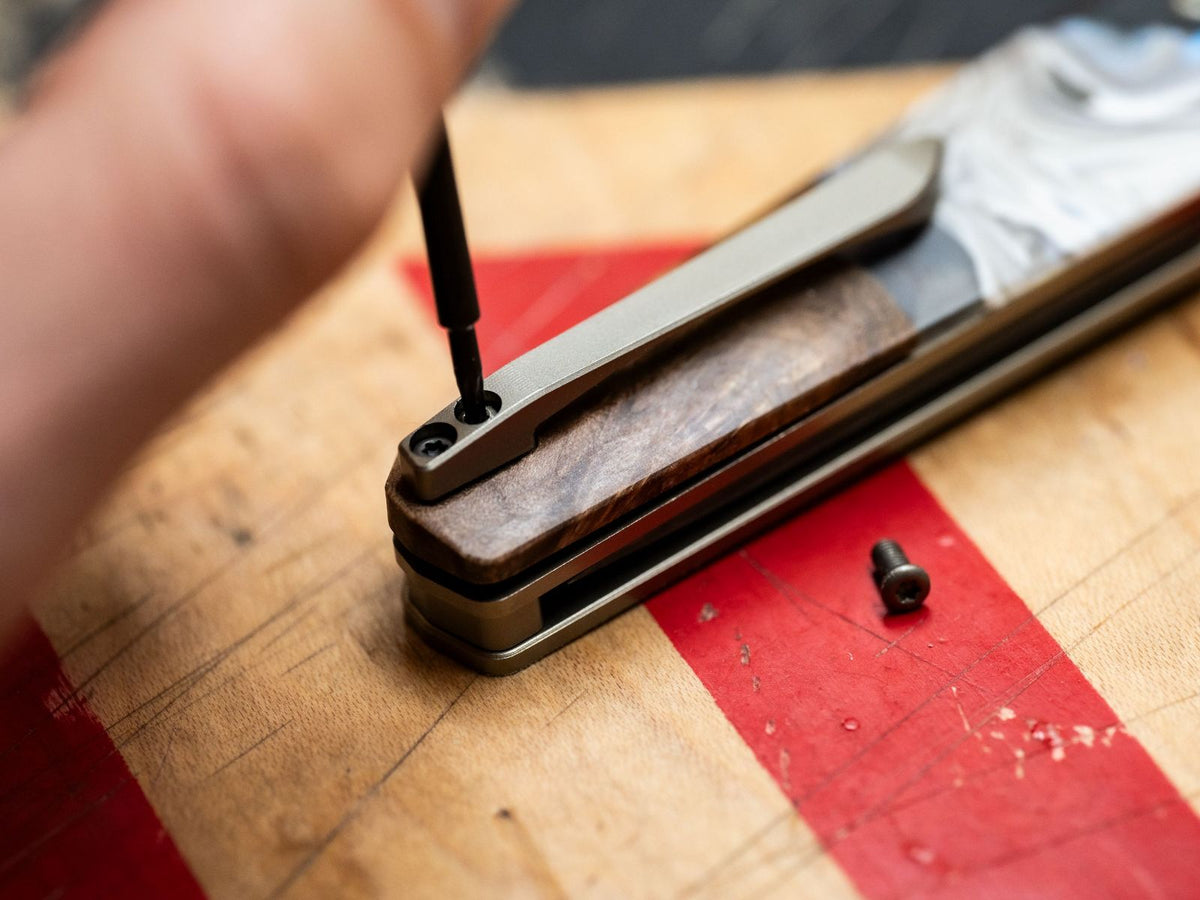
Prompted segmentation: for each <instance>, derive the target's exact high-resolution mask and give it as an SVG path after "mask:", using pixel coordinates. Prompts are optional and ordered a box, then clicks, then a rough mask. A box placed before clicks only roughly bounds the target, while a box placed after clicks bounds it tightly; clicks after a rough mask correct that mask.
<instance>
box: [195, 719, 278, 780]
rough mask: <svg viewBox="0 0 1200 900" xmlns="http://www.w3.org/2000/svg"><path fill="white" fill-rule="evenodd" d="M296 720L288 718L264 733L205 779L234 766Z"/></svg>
mask: <svg viewBox="0 0 1200 900" xmlns="http://www.w3.org/2000/svg"><path fill="white" fill-rule="evenodd" d="M294 721H296V720H295V719H288V720H287V721H286V722H284V723H283V724H282V725H279V726H278V727H276V728H273V729H271V730H270V731H268V732H267V733H266V734H264V735H263V736H262V737H261V738H259V739H258V740H257V741H255V742H254V743H253V744H251V745H250V746H249V747H247V748H246V749H245V750H243V751H241V752H240V753H238V754H237V755H235V756H234V757H233V758H232V759H230V760H228V761H227V762H224V763H222V764H221V765H219V766H218V767H217V768H215V769H213V770H212V772H210V773H209V774H208V775H207V776H206V778H205V780H206V781H207V780H208V779H209V778H214V777H215V776H217V775H219V774H221V773H222V772H224V771H225V770H226V769H228V768H229V767H230V766H232V765H233V764H234V763H235V762H237V761H238V760H239V759H243V758H245V757H246V756H248V755H249V754H251V753H253V752H254V751H255V750H257V749H258V748H259V747H261V746H262V745H263V744H265V743H266V742H267V741H269V740H270V739H271V738H273V737H275V735H277V734H279V732H281V731H283V729H285V728H287V727H288V726H289V725H291V724H292V723H293V722H294Z"/></svg>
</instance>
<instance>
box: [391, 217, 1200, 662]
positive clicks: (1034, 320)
mask: <svg viewBox="0 0 1200 900" xmlns="http://www.w3.org/2000/svg"><path fill="white" fill-rule="evenodd" d="M1198 213H1200V209H1197V203H1195V202H1193V203H1191V204H1188V205H1185V206H1182V207H1180V208H1177V209H1175V210H1174V211H1172V212H1171V213H1169V214H1167V215H1164V216H1161V217H1159V218H1157V219H1155V220H1154V221H1153V222H1151V223H1150V224H1148V225H1146V226H1144V227H1142V228H1139V229H1137V230H1135V231H1133V232H1130V233H1128V234H1126V235H1125V236H1123V237H1122V238H1121V239H1120V240H1118V241H1113V242H1110V243H1109V244H1107V245H1106V246H1104V247H1102V248H1100V249H1098V250H1097V251H1096V252H1095V253H1092V254H1089V255H1088V256H1086V257H1084V258H1081V259H1079V260H1076V261H1074V262H1073V264H1071V265H1070V266H1068V267H1065V268H1064V269H1061V270H1058V271H1056V272H1055V273H1053V274H1052V275H1050V276H1049V277H1047V278H1045V279H1043V280H1041V281H1040V282H1037V283H1035V284H1033V285H1032V286H1030V288H1029V289H1027V290H1026V291H1024V292H1023V293H1022V294H1021V295H1020V296H1018V297H1015V298H1013V299H1012V300H1011V301H1009V302H1008V303H1007V304H1006V305H1004V306H1001V307H999V308H994V309H985V310H979V311H976V312H975V314H973V315H971V316H968V317H967V318H965V319H964V320H962V321H959V322H958V323H957V324H954V325H952V326H950V327H948V328H947V329H946V330H944V331H942V332H941V333H939V334H938V335H937V336H935V337H933V338H932V339H931V340H930V341H928V342H927V343H925V344H923V345H921V346H919V347H918V348H917V349H916V350H915V351H914V352H913V353H912V355H910V356H909V357H908V358H906V359H904V360H902V361H901V362H899V363H896V364H895V365H894V366H892V367H891V368H889V369H887V370H885V371H884V372H883V373H881V374H879V375H877V376H875V377H874V378H871V379H869V380H867V381H865V382H863V383H862V384H860V385H858V386H857V387H855V388H853V389H851V390H850V391H848V392H847V393H845V394H843V395H841V396H839V397H838V398H836V399H834V400H833V401H831V402H829V403H828V404H826V405H825V406H823V407H821V408H819V409H818V410H816V411H815V412H812V413H810V414H808V415H807V416H805V417H803V418H801V419H800V420H798V421H797V422H794V423H793V424H791V425H789V426H787V427H785V428H783V429H781V430H780V431H778V432H776V433H775V434H773V435H771V436H769V437H767V438H766V439H764V440H762V441H760V442H759V443H757V444H755V445H753V446H752V447H750V448H749V449H747V450H744V451H742V452H741V453H739V454H737V455H735V456H733V457H732V458H730V459H728V460H726V461H725V462H723V463H722V464H720V465H719V466H717V467H715V468H714V469H711V470H709V471H708V472H707V473H705V474H703V475H701V476H699V477H698V478H695V479H692V480H691V481H688V482H686V483H684V484H683V485H680V486H679V487H677V488H675V489H673V490H671V491H669V492H667V493H665V494H663V495H662V496H661V497H659V498H657V499H656V500H655V501H654V502H652V503H650V504H648V505H647V506H645V507H643V508H641V509H639V510H637V511H635V512H634V513H631V514H629V515H627V516H624V517H623V518H621V519H620V520H618V521H616V522H614V523H612V524H610V525H608V526H606V527H604V528H602V529H600V530H598V531H596V532H594V533H593V534H591V535H589V536H588V537H586V538H584V539H582V540H581V541H579V542H577V543H575V544H574V545H572V546H570V547H568V548H566V549H564V550H562V551H559V552H558V553H556V554H554V555H553V556H552V557H550V558H549V559H547V560H545V561H544V562H543V563H541V564H539V565H537V566H534V567H532V568H531V569H529V570H527V571H526V572H524V573H522V574H521V575H520V576H517V577H515V578H512V579H509V580H507V581H504V582H501V583H498V584H494V585H477V584H472V583H468V582H465V581H463V580H461V579H458V578H456V577H455V576H454V575H452V574H451V573H448V572H445V571H443V570H441V569H438V568H436V567H433V566H431V565H429V564H428V563H427V562H425V561H424V560H421V559H419V558H418V557H416V556H414V555H412V554H410V553H409V552H408V551H406V550H405V549H404V548H403V547H401V546H400V545H399V543H395V542H394V546H395V551H396V558H397V561H398V562H399V564H400V566H401V568H402V569H403V570H404V572H405V575H406V578H405V594H406V596H405V609H406V617H407V619H408V621H409V623H410V625H411V627H413V628H414V629H415V630H416V631H417V632H418V633H420V634H421V636H422V637H423V638H424V639H425V640H426V641H427V642H428V643H429V644H431V645H432V646H433V647H435V648H436V649H438V650H441V651H442V652H444V653H446V654H447V655H449V656H452V657H454V658H456V659H458V660H459V661H461V662H463V663H465V664H466V665H468V666H470V667H472V668H474V669H476V670H478V671H480V672H484V673H486V674H491V675H503V674H509V673H512V672H515V671H517V670H519V669H522V668H524V667H525V666H527V665H529V664H530V663H532V662H534V661H536V660H538V659H540V658H541V657H543V656H545V655H546V654H548V653H550V652H552V651H553V650H556V649H558V648H559V647H562V646H563V645H564V644H566V643H568V642H570V641H571V640H574V639H575V638H576V637H579V636H581V635H582V634H584V633H586V632H587V631H589V630H591V629H592V628H594V627H596V626H597V625H599V624H601V623H603V622H604V621H606V620H608V619H610V618H612V617H613V616H615V615H617V614H618V613H620V612H622V611H624V610H626V609H628V608H629V607H631V606H633V605H635V604H636V603H638V602H640V601H641V600H643V599H646V598H647V597H649V596H650V595H652V594H654V593H655V592H657V591H659V590H661V589H663V588H664V587H666V586H667V585H668V584H670V583H671V582H673V581H675V580H678V579H679V578H681V577H683V576H684V575H686V574H687V573H688V572H690V571H692V570H694V569H696V568H698V567H699V566H701V565H703V564H704V563H705V562H708V561H709V560H711V559H713V558H714V557H716V556H718V555H720V554H721V553H723V552H726V551H728V550H729V549H731V548H732V547H734V546H736V545H737V544H739V543H742V542H744V541H745V540H747V539H748V538H750V537H751V536H752V535H754V534H755V533H757V532H759V531H761V530H763V529H765V528H767V527H769V526H770V525H772V524H774V523H776V522H778V521H779V520H781V519H782V518H784V517H786V516H788V515H791V514H794V513H795V512H797V511H798V510H800V509H801V508H803V507H804V506H806V505H809V504H811V503H812V502H814V501H815V500H817V499H819V498H820V497H821V496H823V495H824V494H826V493H828V492H829V491H831V490H832V489H834V488H835V487H837V486H839V485H841V484H843V483H845V482H846V481H847V480H849V479H851V478H853V477H856V476H858V475H861V474H863V473H864V472H865V471H867V470H869V469H871V468H872V467H875V466H878V465H879V464H881V463H883V462H885V461H887V460H889V459H892V458H895V457H896V456H898V455H900V454H902V453H904V452H906V451H907V450H909V449H911V448H912V447H914V446H915V445H916V444H918V443H920V442H922V441H924V440H926V439H928V438H929V437H931V436H933V435H934V434H936V433H938V432H939V431H941V430H943V429H945V428H946V427H948V426H949V425H951V424H953V423H954V422H955V421H957V420H959V419H961V418H963V417H964V416H966V415H968V414H969V413H971V412H973V411H975V410H977V409H979V408H980V407H982V406H984V405H986V404H988V403H990V402H992V401H994V400H995V399H997V398H999V397H1000V396H1002V395H1003V394H1005V393H1007V392H1010V391H1012V390H1013V389H1015V388H1017V387H1019V386H1020V385H1022V384H1024V383H1026V382H1028V381H1029V380H1031V379H1033V378H1034V377H1036V376H1037V375H1039V374H1041V373H1043V372H1044V371H1046V370H1047V369H1049V368H1050V367H1052V366H1054V365H1056V364H1058V363H1060V362H1062V361H1064V360H1066V359H1068V358H1069V357H1071V356H1073V355H1075V354H1077V353H1079V352H1080V351H1082V350H1084V349H1086V348H1087V347H1089V346H1090V345H1092V344H1094V343H1096V342H1097V341H1099V340H1101V339H1103V338H1105V337H1107V336H1109V335H1111V334H1112V333H1114V332H1116V331H1117V330H1119V329H1121V328H1122V327H1125V326H1127V325H1128V324H1129V323H1130V322H1132V321H1134V320H1135V319H1136V318H1138V317H1141V316H1143V315H1145V314H1147V313H1149V312H1150V311H1152V310H1154V309H1156V308H1158V307H1160V306H1163V305H1165V304H1166V303H1167V302H1169V301H1170V300H1171V299H1173V298H1175V297H1176V296H1178V294H1179V292H1180V291H1182V290H1184V289H1185V288H1187V287H1190V286H1195V285H1197V284H1200V247H1197V246H1196V243H1197V240H1198V239H1200V215H1198Z"/></svg>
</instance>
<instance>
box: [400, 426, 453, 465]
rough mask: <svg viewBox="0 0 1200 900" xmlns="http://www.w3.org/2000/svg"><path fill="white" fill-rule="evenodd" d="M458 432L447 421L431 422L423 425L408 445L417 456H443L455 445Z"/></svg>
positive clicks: (430, 457) (427, 457) (429, 457)
mask: <svg viewBox="0 0 1200 900" xmlns="http://www.w3.org/2000/svg"><path fill="white" fill-rule="evenodd" d="M457 440H458V432H457V431H456V430H455V429H454V426H453V425H451V424H449V423H447V422H430V423H429V424H428V425H422V426H421V427H420V428H418V429H417V430H416V433H414V434H413V436H412V437H411V438H409V441H408V446H409V448H410V449H411V450H412V452H413V453H414V454H415V455H416V456H421V457H424V458H425V459H432V458H433V457H435V456H441V455H442V454H443V453H445V452H446V451H447V450H449V449H450V448H451V447H453V446H454V442H455V441H457Z"/></svg>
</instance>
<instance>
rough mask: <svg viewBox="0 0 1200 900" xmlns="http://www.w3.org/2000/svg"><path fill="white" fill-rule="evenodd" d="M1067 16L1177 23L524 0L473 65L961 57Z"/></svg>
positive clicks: (771, 3) (665, 65) (849, 5)
mask: <svg viewBox="0 0 1200 900" xmlns="http://www.w3.org/2000/svg"><path fill="white" fill-rule="evenodd" d="M1187 4H1188V0H1177V5H1179V6H1180V7H1181V8H1182V7H1186V6H1187ZM1192 5H1193V6H1200V2H1196V0H1192ZM1068 15H1085V16H1090V17H1093V18H1099V19H1103V20H1106V21H1111V22H1115V23H1119V24H1121V25H1139V24H1145V23H1147V22H1183V21H1184V20H1183V19H1180V18H1178V17H1177V16H1174V15H1173V14H1172V8H1171V4H1170V2H1168V0H1093V2H1081V0H525V2H524V3H523V4H522V5H521V6H519V7H518V8H517V10H516V12H515V13H514V14H513V16H512V18H511V19H510V20H509V22H508V24H507V26H506V27H505V28H504V30H503V31H502V32H501V33H500V36H499V39H498V41H497V43H496V45H495V47H494V49H493V50H492V53H491V54H490V55H489V57H488V59H487V61H486V64H485V71H486V73H487V74H488V75H491V76H495V77H497V78H498V79H499V80H502V81H505V82H507V83H509V84H512V85H514V86H519V87H551V86H560V85H576V84H593V83H597V82H614V81H617V82H620V81H640V80H645V79H661V78H688V77H696V76H706V75H724V74H749V73H760V72H779V71H786V70H790V69H811V68H837V67H843V66H864V65H872V64H879V63H884V62H912V61H921V60H939V59H962V58H966V57H970V56H974V55H975V54H977V53H979V52H980V51H981V50H984V49H986V48H987V47H989V46H991V45H992V44H994V43H996V42H997V41H998V40H1000V39H1001V38H1003V37H1004V36H1005V35H1007V34H1009V33H1010V32H1012V31H1013V30H1014V29H1016V28H1019V27H1020V26H1021V25H1023V24H1026V23H1029V22H1035V21H1037V22H1045V21H1052V20H1054V19H1058V18H1061V17H1063V16H1068Z"/></svg>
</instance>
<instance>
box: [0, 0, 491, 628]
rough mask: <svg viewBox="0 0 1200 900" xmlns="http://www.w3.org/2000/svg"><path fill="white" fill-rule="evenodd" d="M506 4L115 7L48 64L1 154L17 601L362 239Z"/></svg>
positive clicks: (2, 567) (3, 480)
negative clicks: (181, 412) (175, 412)
mask: <svg viewBox="0 0 1200 900" xmlns="http://www.w3.org/2000/svg"><path fill="white" fill-rule="evenodd" d="M506 5H507V4H506V2H505V0H356V2H353V3H347V2H345V0H255V2H251V3H246V2H245V0H173V2H161V3H148V2H143V0H118V2H116V3H114V4H112V5H110V6H109V7H107V8H106V9H105V10H104V11H103V12H102V13H101V14H100V15H99V16H98V17H97V19H96V20H95V21H94V22H93V23H92V25H91V27H89V29H88V30H87V31H86V32H85V33H84V34H83V35H82V36H81V38H80V40H78V41H77V42H76V44H75V45H74V46H72V47H71V48H69V50H68V51H67V52H66V53H65V54H64V55H63V56H62V58H61V59H59V60H58V61H56V62H55V64H54V65H53V66H52V67H51V68H50V69H49V70H48V71H47V73H46V75H45V77H44V79H43V80H42V82H41V83H40V84H39V85H38V86H37V89H36V91H35V93H34V95H33V97H32V100H31V103H30V106H29V108H28V110H27V112H26V113H25V114H24V115H22V117H21V118H20V119H18V121H17V122H16V123H15V125H14V126H13V127H12V128H11V130H10V132H9V134H8V136H7V139H6V140H5V142H4V144H3V145H0V196H4V197H5V203H4V205H3V207H2V208H0V271H3V272H4V273H5V284H6V288H7V291H6V295H7V298H8V299H6V301H5V304H4V306H3V308H2V309H0V510H3V516H0V571H2V572H4V574H5V580H6V586H7V587H9V589H10V590H9V591H8V592H6V593H7V595H8V598H16V599H21V598H27V597H28V595H29V592H30V591H31V590H32V589H33V587H34V586H35V585H36V583H37V582H38V580H39V579H40V578H41V577H43V576H44V574H45V572H46V570H47V568H48V567H49V565H50V564H51V562H52V561H53V559H54V557H55V554H56V553H57V552H58V551H59V549H60V548H61V546H62V545H63V543H64V542H65V541H66V539H67V538H68V537H69V536H70V532H71V530H72V528H73V527H74V526H75V525H76V524H78V520H79V519H80V518H81V517H82V516H83V515H84V514H85V513H86V512H87V510H88V508H89V507H90V506H91V505H92V504H94V502H95V501H96V499H97V498H98V497H99V496H100V494H101V493H102V491H103V489H104V486H105V485H106V484H107V483H108V482H109V481H110V480H111V479H112V478H113V477H114V476H115V474H116V473H117V472H118V471H119V468H120V466H121V464H122V463H123V461H124V460H125V459H126V458H127V457H128V456H129V455H130V454H131V453H132V452H133V451H134V450H135V449H136V447H137V446H138V444H139V443H140V442H141V441H142V440H144V439H145V438H146V436H147V435H148V434H149V433H150V432H151V431H152V430H153V428H154V427H155V426H156V425H157V424H158V423H159V422H160V421H161V420H162V419H163V418H164V417H165V416H166V415H168V414H169V413H170V411H171V410H172V409H173V408H174V407H175V406H177V405H178V404H179V403H180V402H182V401H183V400H184V399H185V398H186V397H187V396H188V395H189V394H190V393H191V392H192V391H194V390H195V389H196V388H197V387H199V386H200V385H201V384H202V383H203V382H204V381H205V380H206V379H207V378H208V377H209V376H210V375H211V374H212V373H213V372H214V371H215V370H216V369H218V368H219V367H220V366H221V365H223V364H224V363H226V362H227V361H229V360H230V359H231V358H232V357H233V356H235V355H236V354H237V353H238V352H239V351H240V350H242V349H243V348H245V347H246V346H247V345H248V344H249V343H251V342H252V341H253V340H254V339H255V338H256V337H258V336H259V335H261V334H262V333H263V332H264V331H266V330H267V329H269V328H270V327H272V326H273V325H274V324H276V323H277V322H278V321H279V320H280V319H281V318H282V317H283V316H284V315H285V314H286V313H287V312H288V311H289V310H290V309H292V308H293V307H294V306H295V305H296V304H298V303H299V302H300V301H302V300H303V299H304V298H305V297H306V296H307V295H308V294H309V293H310V292H311V291H312V290H313V289H314V288H316V287H317V286H318V285H320V284H321V283H322V282H323V281H324V280H326V279H327V278H328V277H329V276H330V275H331V274H332V273H333V272H334V271H336V269H337V268H338V267H339V266H341V265H342V264H343V263H344V262H345V260H346V258H347V257H348V255H349V254H350V253H351V252H352V251H353V250H354V249H355V248H357V247H358V246H359V245H360V244H361V243H362V241H363V240H364V239H365V237H366V236H367V235H368V233H369V232H370V230H371V229H372V228H373V227H374V226H375V224H376V223H377V221H378V219H379V218H380V216H381V214H382V212H383V211H384V209H385V208H386V205H387V204H388V202H389V200H390V198H391V197H392V196H393V195H394V192H395V190H396V186H397V182H398V181H399V179H400V178H401V177H402V176H403V175H404V173H405V172H406V171H407V170H408V169H410V168H411V167H412V166H413V165H414V163H415V162H416V161H417V160H418V158H419V156H420V154H421V152H422V148H423V146H424V142H425V140H426V138H427V136H428V133H429V131H430V128H431V126H432V124H433V122H434V121H435V119H436V117H437V115H438V110H439V108H440V106H441V105H442V103H443V102H444V100H445V99H446V97H447V96H448V94H449V93H450V92H451V91H452V90H453V88H454V86H455V85H456V84H457V83H458V81H459V79H460V78H461V77H462V74H463V73H464V71H465V70H466V68H467V67H468V66H469V64H470V63H471V61H472V59H474V57H475V56H476V54H477V53H478V52H479V50H480V48H481V46H482V44H483V42H484V40H485V39H486V37H487V35H488V34H489V33H490V31H491V29H492V28H493V27H494V25H495V23H496V21H497V19H498V18H499V16H500V15H501V13H502V11H503V8H504V7H505V6H506ZM0 613H2V611H0Z"/></svg>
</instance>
